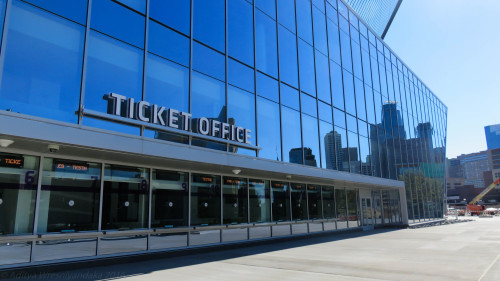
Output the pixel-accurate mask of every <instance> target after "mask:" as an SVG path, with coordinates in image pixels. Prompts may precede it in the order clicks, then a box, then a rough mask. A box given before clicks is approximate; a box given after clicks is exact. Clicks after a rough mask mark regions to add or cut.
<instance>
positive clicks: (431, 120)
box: [0, 0, 447, 268]
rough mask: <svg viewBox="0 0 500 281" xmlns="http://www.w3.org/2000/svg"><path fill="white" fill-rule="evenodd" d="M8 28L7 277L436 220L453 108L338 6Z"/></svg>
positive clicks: (32, 19) (39, 13)
mask: <svg viewBox="0 0 500 281" xmlns="http://www.w3.org/2000/svg"><path fill="white" fill-rule="evenodd" d="M0 15H1V19H0V23H2V25H1V26H0V31H1V32H2V34H1V45H0V69H1V72H0V79H1V80H0V146H1V147H0V213H2V214H4V215H2V216H0V268H4V267H13V266H14V267H20V266H30V265H34V264H44V263H51V262H54V261H55V262H61V261H64V260H75V259H79V260H84V259H95V258H99V257H109V256H120V255H130V254H147V253H150V252H158V251H168V250H171V249H179V248H192V247H199V246H203V245H214V244H219V243H222V244H224V243H233V242H235V241H237V242H241V241H252V240H259V239H272V238H274V237H281V236H287V235H300V234H307V233H314V232H324V231H337V230H343V229H354V230H358V229H361V228H362V227H374V226H378V225H391V224H398V225H405V224H408V223H413V222H419V221H428V220H433V219H437V218H441V217H442V216H443V208H444V205H443V203H444V200H445V189H444V186H445V183H444V163H445V162H444V160H445V147H446V146H445V144H446V116H447V108H446V106H444V105H443V104H442V103H441V102H440V100H439V99H438V98H437V97H436V96H435V95H434V94H433V93H432V92H431V91H430V90H429V89H428V88H427V87H426V86H425V84H423V83H422V82H421V81H420V80H419V79H418V77H417V76H416V75H415V74H414V73H412V72H411V70H410V69H408V67H407V66H406V65H405V64H404V63H403V62H402V61H401V60H400V59H399V58H398V57H397V56H396V55H395V54H394V53H393V52H392V51H391V50H390V49H389V48H388V46H386V45H385V43H384V42H383V41H382V40H381V39H380V38H379V37H377V36H376V35H375V34H374V32H373V31H372V30H371V29H370V28H368V27H367V26H366V25H365V24H364V23H363V21H361V20H359V19H358V18H357V17H356V16H355V15H354V14H353V12H352V11H351V10H350V9H349V8H348V7H347V6H346V5H345V4H344V3H343V2H341V1H339V2H338V3H337V2H336V1H334V0H328V1H325V0H313V1H309V0H296V1H292V0H277V1H274V0H273V1H270V0H255V1H250V0H248V1H247V0H211V1H205V0H176V1H164V0H135V1H134V0H120V1H118V0H73V1H57V0H51V1H47V0H44V1H42V0H24V1H22V0H0Z"/></svg>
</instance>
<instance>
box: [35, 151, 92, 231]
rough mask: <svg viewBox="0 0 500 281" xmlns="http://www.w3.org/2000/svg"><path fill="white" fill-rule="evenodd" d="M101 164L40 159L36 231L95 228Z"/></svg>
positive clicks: (89, 229) (88, 229)
mask: <svg viewBox="0 0 500 281" xmlns="http://www.w3.org/2000/svg"><path fill="white" fill-rule="evenodd" d="M100 190H101V164H99V163H92V162H84V161H72V160H65V159H54V158H44V160H43V173H42V188H41V193H40V210H39V212H38V227H37V230H38V233H53V232H62V233H66V232H79V231H97V230H98V223H99V198H100Z"/></svg>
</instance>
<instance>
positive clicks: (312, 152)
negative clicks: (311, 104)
mask: <svg viewBox="0 0 500 281" xmlns="http://www.w3.org/2000/svg"><path fill="white" fill-rule="evenodd" d="M302 138H303V142H304V144H303V146H304V164H306V165H307V166H313V167H317V166H318V163H319V159H320V154H319V140H318V119H316V118H314V117H310V116H308V115H304V114H302Z"/></svg>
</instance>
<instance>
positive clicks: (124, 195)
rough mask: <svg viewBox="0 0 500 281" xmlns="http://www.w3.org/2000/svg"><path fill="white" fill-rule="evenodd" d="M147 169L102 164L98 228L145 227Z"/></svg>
mask: <svg viewBox="0 0 500 281" xmlns="http://www.w3.org/2000/svg"><path fill="white" fill-rule="evenodd" d="M148 181H149V170H148V169H144V168H136V167H125V166H117V165H105V167H104V193H103V202H102V226H101V227H102V229H114V230H121V229H132V228H147V227H148V209H149V207H148V201H149V200H148V197H149V184H148Z"/></svg>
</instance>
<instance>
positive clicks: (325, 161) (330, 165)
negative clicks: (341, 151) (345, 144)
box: [319, 121, 340, 169]
mask: <svg viewBox="0 0 500 281" xmlns="http://www.w3.org/2000/svg"><path fill="white" fill-rule="evenodd" d="M319 132H320V136H319V140H320V144H321V167H322V168H326V169H336V167H337V166H336V160H335V158H336V157H335V153H336V149H335V148H336V146H335V145H336V144H335V143H336V141H338V140H339V137H340V136H339V135H338V133H337V134H335V133H334V131H333V125H332V124H330V123H326V122H323V121H319Z"/></svg>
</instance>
